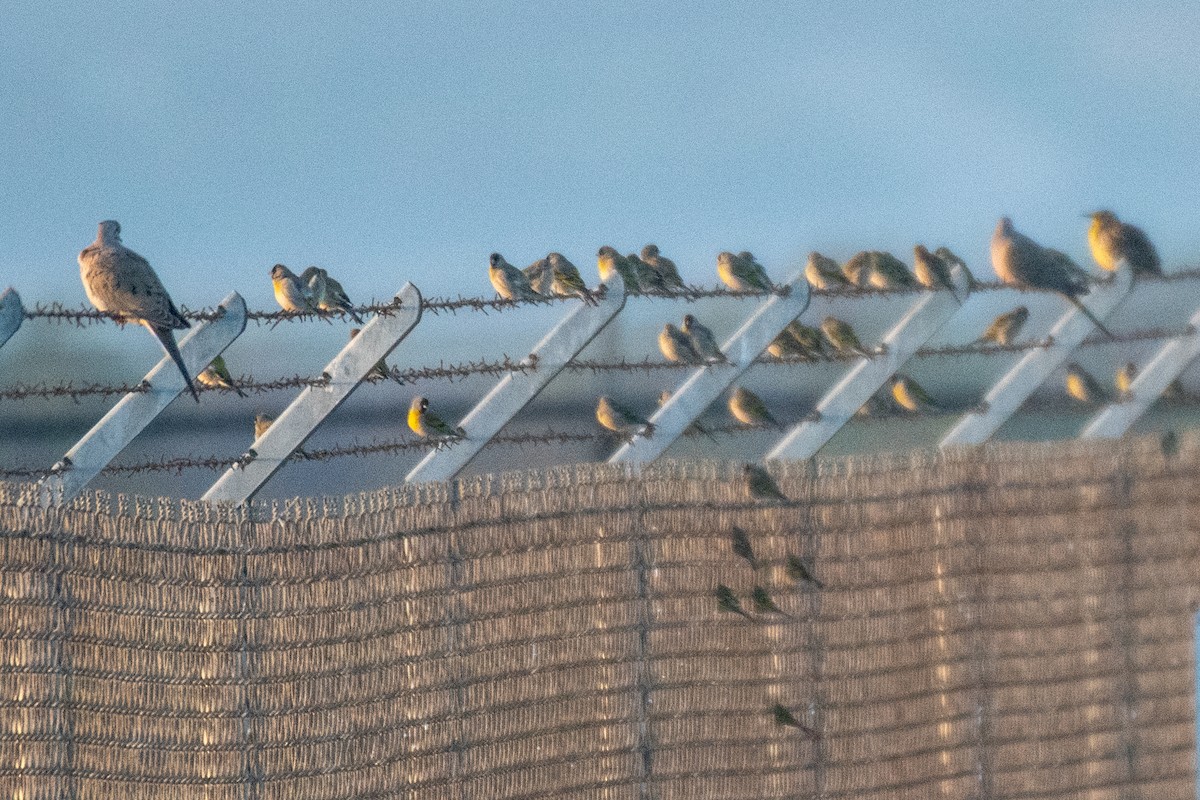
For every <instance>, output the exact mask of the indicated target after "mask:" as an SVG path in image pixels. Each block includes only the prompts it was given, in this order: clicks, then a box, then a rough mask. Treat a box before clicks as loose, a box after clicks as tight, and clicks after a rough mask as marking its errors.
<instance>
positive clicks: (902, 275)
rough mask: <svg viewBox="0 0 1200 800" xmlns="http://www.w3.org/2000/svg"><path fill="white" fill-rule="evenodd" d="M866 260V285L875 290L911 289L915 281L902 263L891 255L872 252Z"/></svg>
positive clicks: (876, 251) (878, 251)
mask: <svg viewBox="0 0 1200 800" xmlns="http://www.w3.org/2000/svg"><path fill="white" fill-rule="evenodd" d="M869 256H870V257H869V258H868V259H867V283H868V284H870V285H871V286H874V287H875V288H876V289H911V288H914V287H916V286H917V279H916V278H914V277H913V276H912V273H910V272H909V271H908V267H906V266H905V265H904V262H903V261H901V260H900V259H898V258H896V257H895V256H894V255H892V254H891V253H885V252H883V251H880V250H872V251H870V253H869Z"/></svg>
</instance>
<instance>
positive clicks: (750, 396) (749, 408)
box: [729, 386, 780, 428]
mask: <svg viewBox="0 0 1200 800" xmlns="http://www.w3.org/2000/svg"><path fill="white" fill-rule="evenodd" d="M729 413H730V414H733V416H734V418H735V419H736V420H737V421H738V422H740V423H742V424H743V425H752V426H754V427H756V428H760V427H765V426H770V427H773V428H778V427H780V426H779V423H778V422H777V421H776V419H775V418H774V417H772V416H771V412H770V411H768V410H767V405H766V403H764V402H763V401H762V398H761V397H759V396H758V395H756V394H755V393H754V392H752V391H750V390H749V389H744V388H742V387H741V386H738V387H737V388H735V389H734V390H733V392H732V393H731V394H730V395H729Z"/></svg>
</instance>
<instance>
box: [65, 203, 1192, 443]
mask: <svg viewBox="0 0 1200 800" xmlns="http://www.w3.org/2000/svg"><path fill="white" fill-rule="evenodd" d="M1088 243H1089V246H1090V248H1091V252H1092V256H1093V257H1094V258H1095V260H1096V263H1097V264H1098V265H1099V266H1100V267H1101V269H1103V270H1107V271H1113V270H1115V269H1117V267H1118V266H1119V265H1120V264H1122V263H1128V264H1129V266H1130V268H1131V269H1132V271H1133V273H1134V275H1135V276H1136V275H1143V274H1161V273H1162V268H1161V262H1160V260H1159V257H1158V253H1157V252H1156V251H1155V249H1154V245H1153V244H1151V242H1150V240H1149V238H1148V237H1147V236H1146V234H1145V233H1144V232H1143V231H1142V230H1141V229H1140V228H1137V227H1135V226H1133V225H1130V224H1128V223H1126V222H1122V221H1121V220H1120V219H1118V218H1117V216H1116V215H1115V214H1113V213H1112V212H1111V211H1097V212H1095V213H1093V214H1092V215H1091V226H1090V227H1089V229H1088ZM991 256H992V267H993V268H994V269H995V272H996V275H997V276H998V277H999V278H1000V280H1001V281H1002V282H1003V283H1006V284H1009V285H1012V286H1016V287H1021V288H1028V289H1041V290H1047V291H1052V292H1056V293H1058V294H1060V295H1062V296H1063V297H1064V298H1066V299H1067V300H1068V301H1069V302H1071V303H1072V304H1074V305H1075V306H1076V307H1078V308H1079V309H1081V310H1082V311H1083V312H1084V313H1085V314H1087V315H1088V316H1089V317H1090V318H1091V319H1092V321H1093V322H1094V323H1095V325H1096V327H1097V328H1098V329H1100V330H1101V331H1102V332H1104V333H1105V334H1106V335H1108V336H1110V337H1111V336H1112V334H1111V332H1109V331H1108V329H1107V328H1106V327H1105V326H1104V325H1103V323H1102V322H1101V321H1100V320H1099V319H1096V318H1095V317H1094V316H1092V314H1091V312H1090V311H1089V310H1088V309H1087V307H1086V306H1084V305H1083V303H1082V301H1081V300H1080V299H1079V298H1080V296H1082V295H1085V294H1086V293H1087V292H1088V289H1089V286H1090V282H1091V281H1090V276H1089V274H1088V273H1087V271H1085V270H1084V269H1083V268H1081V267H1080V266H1078V265H1077V264H1075V263H1074V262H1073V261H1072V260H1071V259H1070V257H1068V256H1067V255H1066V254H1064V253H1062V252H1061V251H1059V250H1054V249H1052V248H1048V247H1043V246H1042V245H1040V244H1038V243H1037V242H1035V241H1033V240H1032V239H1030V238H1029V237H1028V236H1025V235H1024V234H1022V233H1020V232H1019V231H1017V230H1016V229H1015V228H1014V227H1013V224H1012V221H1011V220H1010V219H1009V218H1007V217H1004V218H1002V219H1001V220H1000V221H999V222H998V223H997V225H996V229H995V232H994V233H993V234H992V241H991ZM596 265H597V270H598V272H599V276H600V278H601V280H603V281H608V280H609V279H610V278H612V277H613V276H614V275H620V276H621V279H622V280H623V281H624V283H625V285H626V287H628V289H629V291H631V292H642V293H654V292H668V293H669V292H671V291H674V290H681V289H685V288H686V286H685V284H684V282H683V280H682V278H681V277H680V275H679V270H678V268H677V267H676V266H675V263H674V262H673V261H671V259H669V258H667V257H665V256H663V255H662V254H661V253H660V252H659V249H658V247H657V246H656V245H653V244H648V245H646V246H645V247H643V248H642V250H641V253H640V254H638V253H629V254H628V255H624V256H623V255H621V254H620V253H619V252H618V251H617V250H616V249H615V248H613V247H609V246H604V247H601V248H600V250H599V252H598V253H597V256H596ZM79 266H80V274H81V277H82V280H83V286H84V289H85V291H86V292H87V296H88V299H89V300H90V301H91V302H92V304H93V305H94V306H95V307H96V308H97V309H99V310H100V311H103V312H107V313H110V314H113V315H114V316H115V317H116V318H117V320H118V321H119V322H120V323H121V324H124V323H125V322H137V323H140V324H142V325H145V326H146V328H148V329H149V330H150V331H151V332H152V333H153V334H154V335H155V337H156V338H157V339H158V340H159V342H161V344H162V346H163V348H164V349H165V350H166V352H167V354H168V355H169V356H170V357H171V358H172V360H174V362H175V364H176V365H177V366H178V367H179V370H180V372H182V373H183V377H184V380H185V381H186V383H187V387H188V389H189V391H190V392H191V394H192V396H193V397H194V398H195V399H196V401H197V402H199V399H200V397H199V394H198V392H197V390H196V388H195V385H194V384H193V382H192V378H191V376H189V375H188V373H187V369H186V368H185V366H184V364H183V360H182V358H181V357H180V354H179V348H178V346H177V345H176V343H175V338H174V334H173V332H174V331H175V330H179V329H183V328H187V327H190V326H189V324H188V322H187V320H185V319H184V318H183V316H182V315H181V314H180V313H179V311H178V309H177V308H176V307H175V304H174V303H173V302H172V301H171V298H170V296H169V295H168V294H167V292H166V290H165V289H164V287H163V285H162V282H161V281H160V280H159V278H158V276H157V274H155V272H154V270H153V268H151V266H150V264H149V263H148V262H147V261H146V259H144V258H142V257H141V256H140V255H138V254H137V253H135V252H133V251H132V250H130V249H128V248H127V247H125V246H124V245H123V244H122V243H121V226H120V224H119V223H117V222H115V221H112V220H106V221H104V222H101V223H100V225H99V233H98V235H97V237H96V241H95V242H93V243H92V244H91V245H89V246H88V247H87V248H85V249H84V250H83V251H82V252H81V253H80V254H79ZM954 267H958V268H959V269H961V270H962V271H963V272H964V273H965V277H966V279H967V280H968V282H970V283H974V277H973V276H972V275H971V273H970V271H969V269H968V268H967V265H966V264H965V263H964V262H963V260H962V259H960V258H958V256H956V255H955V254H954V253H953V252H951V251H950V250H949V249H947V248H945V247H939V248H937V249H936V250H934V251H930V250H929V249H927V248H926V247H925V246H924V245H920V244H918V245H916V246H915V247H914V248H913V266H912V269H911V271H910V269H909V267H908V266H907V265H906V264H905V263H904V262H903V261H901V260H900V259H898V258H896V257H895V256H893V255H892V254H890V253H886V252H881V251H863V252H860V253H858V254H856V255H855V256H853V257H852V258H850V259H849V260H848V261H846V262H845V263H844V264H838V263H837V262H836V261H835V260H833V259H831V258H828V257H826V256H823V255H821V254H820V253H811V254H810V255H809V258H808V262H807V264H806V266H805V277H806V278H807V279H808V281H809V283H810V284H811V285H812V286H813V287H815V288H817V289H831V290H838V289H844V290H852V289H861V288H875V289H882V290H889V289H914V288H921V287H924V288H927V289H946V290H949V291H951V292H954V291H955V286H954V283H953V281H952V280H951V271H952V269H953V268H954ZM716 272H717V276H718V277H719V278H720V280H721V282H722V283H723V284H724V285H725V286H727V287H728V288H729V289H731V290H734V291H737V292H757V293H767V292H772V291H775V288H776V287H775V285H774V284H773V283H772V282H771V280H770V278H769V277H768V275H767V272H766V270H765V269H764V268H763V266H762V264H760V263H759V262H758V261H757V260H756V259H755V258H754V256H753V254H751V253H749V252H746V251H743V252H740V253H731V252H722V253H719V254H718V255H717V269H716ZM270 275H271V282H272V285H273V288H274V294H275V299H276V301H277V302H278V303H279V306H280V308H282V309H283V310H284V311H288V312H294V313H317V314H346V315H348V316H349V317H350V318H351V319H353V320H354V321H355V322H357V323H359V324H361V323H362V319H361V318H360V317H359V315H358V313H357V311H356V310H355V308H354V305H353V304H352V303H351V302H350V298H349V297H348V296H347V294H346V291H345V289H344V288H343V287H342V285H341V284H340V283H339V282H338V281H337V280H336V279H335V278H334V277H333V276H331V275H330V274H329V272H328V271H326V270H324V269H322V268H320V267H315V266H311V267H308V268H307V269H305V270H303V271H302V272H301V273H300V274H299V275H297V274H296V273H294V272H292V271H291V270H290V269H288V267H286V266H285V265H283V264H276V265H275V266H274V267H272V268H271V271H270ZM488 278H489V279H490V281H491V284H492V287H493V288H494V289H495V290H496V292H497V294H498V295H499V296H500V297H502V298H504V299H507V300H514V301H533V300H539V299H545V298H547V297H553V296H568V297H578V298H579V299H581V300H582V301H583V302H585V303H589V304H596V303H598V302H599V299H598V298H599V297H600V296H601V295H600V293H599V292H598V291H597V290H593V289H589V288H588V286H587V283H586V281H585V280H584V278H583V276H582V275H581V274H580V272H579V269H578V268H577V267H576V266H575V265H574V264H572V263H571V262H570V261H569V260H568V259H567V258H566V257H565V256H563V255H562V254H561V253H549V254H547V255H546V256H545V257H544V258H541V259H538V260H537V261H535V262H533V263H532V264H530V265H529V266H527V267H525V268H524V269H519V268H517V267H514V266H513V265H512V264H510V263H508V261H506V260H505V259H504V257H503V256H502V255H500V254H499V253H492V255H491V257H490V258H489V259H488ZM601 291H602V290H601ZM1028 318H1029V309H1027V308H1026V307H1025V306H1018V307H1016V308H1014V309H1012V310H1011V311H1008V312H1005V313H1003V314H1000V315H999V316H997V317H996V318H995V319H994V320H992V322H991V323H990V324H989V325H988V326H987V328H986V329H985V330H984V332H983V334H982V335H981V336H980V337H979V340H978V341H979V342H981V343H988V342H991V343H995V344H998V345H1004V346H1007V345H1010V344H1012V343H1013V342H1014V341H1015V340H1016V338H1017V336H1018V334H1019V333H1020V331H1021V328H1022V326H1023V325H1024V324H1025V322H1026V320H1027V319H1028ZM276 324H278V321H277V322H276ZM358 332H359V329H358V328H354V329H351V331H350V335H351V338H353V337H354V336H355V335H356V334H357V333H358ZM658 346H659V350H660V351H661V352H662V354H663V357H664V358H666V359H667V360H668V361H670V362H674V363H682V364H693V365H696V366H698V367H720V366H721V365H723V364H727V363H728V358H727V357H726V355H725V354H724V353H722V352H721V349H720V347H719V345H718V344H717V340H716V337H715V336H714V335H713V332H712V331H711V330H710V329H709V328H708V327H707V326H705V325H704V324H703V323H702V322H700V321H699V320H698V319H697V318H696V316H695V315H693V314H686V315H684V317H683V318H682V320H681V321H680V324H679V325H676V324H674V323H673V322H667V323H666V324H665V325H664V326H663V329H662V331H661V333H659V336H658ZM767 352H768V353H769V354H770V355H772V356H773V357H776V358H781V359H787V358H800V359H806V360H820V359H826V358H831V357H847V356H859V357H863V358H872V357H874V356H875V355H877V354H878V351H877V350H873V349H872V348H870V347H868V346H866V345H864V344H863V342H862V341H861V340H860V338H859V336H858V335H857V333H856V332H855V331H854V328H853V327H852V326H851V325H850V324H849V323H848V322H846V321H845V320H842V319H838V318H836V317H832V316H829V317H826V318H825V319H824V320H822V321H821V323H820V324H819V325H818V326H816V327H812V326H809V325H806V324H804V323H802V322H800V320H799V319H797V320H794V321H793V322H791V323H790V324H789V325H788V326H787V328H785V329H784V330H783V331H782V332H781V333H780V334H779V336H777V337H776V338H775V340H774V341H772V342H771V343H770V345H769V346H768V347H767ZM1136 373H1137V367H1136V365H1134V364H1132V363H1129V364H1126V365H1124V366H1123V367H1122V368H1121V369H1120V370H1119V371H1118V372H1117V375H1116V377H1115V392H1109V391H1107V390H1106V389H1105V388H1104V386H1103V385H1102V383H1101V382H1100V381H1098V380H1096V379H1095V378H1094V377H1093V376H1091V375H1089V374H1088V373H1086V372H1085V371H1084V370H1083V369H1082V368H1081V367H1079V365H1077V364H1071V365H1070V366H1069V367H1068V369H1067V377H1066V390H1067V393H1068V395H1069V396H1070V397H1072V398H1074V399H1076V400H1078V401H1080V402H1082V403H1098V402H1107V401H1108V400H1111V399H1112V398H1114V397H1116V398H1120V397H1121V396H1123V395H1124V394H1126V393H1127V392H1128V389H1129V385H1130V383H1131V382H1132V381H1133V379H1134V377H1135V376H1136ZM368 377H370V378H373V379H394V376H393V374H392V372H391V370H390V369H389V368H388V366H387V364H386V363H385V362H384V361H383V360H381V361H380V362H379V363H378V364H376V365H375V366H374V367H373V368H372V370H371V373H370V375H369V376H368ZM196 380H197V381H199V382H200V383H201V384H202V385H204V386H207V387H212V388H219V389H225V390H228V391H234V392H237V393H238V394H239V395H241V396H243V397H244V396H245V393H244V392H243V391H242V390H241V389H240V388H239V387H238V386H237V385H236V383H235V382H234V380H233V378H232V376H231V375H230V372H229V369H228V367H227V366H226V364H225V361H224V359H222V358H221V357H220V356H218V357H216V358H214V359H213V361H212V363H210V364H209V365H208V366H207V367H206V368H205V369H204V370H203V371H201V372H200V373H199V374H198V375H197V376H196ZM887 391H888V398H887V399H886V400H884V402H890V403H891V404H894V406H895V407H897V408H898V409H900V410H903V411H907V412H911V413H929V412H936V411H939V410H941V408H940V406H939V405H938V403H937V402H936V401H934V399H933V398H931V397H930V395H929V394H928V393H927V392H926V391H925V390H924V389H923V388H922V387H921V386H920V385H918V384H917V382H916V381H914V380H913V379H912V378H911V377H908V376H905V375H901V374H897V375H896V376H894V377H893V378H891V379H890V380H889V382H888V385H887ZM1181 392H1182V389H1181V388H1180V387H1179V386H1178V384H1175V385H1173V386H1172V387H1171V389H1170V390H1169V391H1168V394H1171V393H1181ZM664 394H665V393H664ZM668 396H669V395H668ZM663 402H665V400H664V398H663V397H660V399H659V405H662V403H663ZM879 403H880V399H879V398H873V400H872V402H871V403H868V404H867V405H865V406H864V407H863V409H862V410H861V411H860V413H862V414H869V413H871V412H872V410H873V409H872V406H875V407H876V408H878V406H879ZM728 409H729V413H730V414H731V415H732V417H733V418H734V419H736V420H737V421H738V422H739V423H741V424H743V425H746V426H753V427H779V422H778V421H777V420H776V419H775V417H773V416H772V415H771V413H770V411H769V410H768V409H767V407H766V404H765V403H764V402H763V400H762V398H760V397H758V396H757V395H756V394H754V393H753V392H751V391H750V390H748V389H746V388H744V387H734V389H733V390H732V391H731V393H730V394H729V398H728ZM596 419H597V421H598V422H599V423H600V425H602V426H603V427H604V428H606V429H608V430H610V431H612V432H613V433H616V434H618V435H620V436H622V437H626V438H632V437H634V436H652V435H653V433H654V425H652V424H651V423H650V422H649V420H648V419H646V418H645V417H644V416H643V415H641V414H639V413H638V412H636V411H634V410H633V409H630V408H628V407H626V406H624V405H622V404H620V403H618V402H616V401H614V400H613V399H612V398H610V397H607V396H602V397H600V398H599V399H598V401H597V404H596ZM270 421H271V420H270V418H269V417H267V416H266V415H261V414H260V415H258V416H257V417H256V419H255V435H256V438H257V437H258V436H261V435H262V433H263V432H264V431H265V430H266V429H267V427H268V426H269V425H270ZM407 422H408V426H409V428H410V429H411V430H412V431H413V432H414V433H416V434H417V435H418V436H420V437H423V438H436V439H439V440H454V439H460V438H463V437H465V436H466V433H465V432H464V431H463V429H462V428H460V427H455V426H452V425H450V424H448V423H447V422H446V421H445V420H443V419H442V418H441V417H439V416H438V415H437V414H436V413H435V412H434V411H431V410H430V404H429V400H428V399H427V398H425V397H421V396H417V397H414V398H413V399H412V402H411V404H410V406H409V410H408V419H407ZM692 430H694V431H696V432H699V433H708V432H707V431H706V429H704V428H703V427H702V426H700V425H699V424H698V423H697V424H694V425H693V426H692ZM709 435H711V434H709Z"/></svg>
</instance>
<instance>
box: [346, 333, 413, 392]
mask: <svg viewBox="0 0 1200 800" xmlns="http://www.w3.org/2000/svg"><path fill="white" fill-rule="evenodd" d="M360 333H362V329H361V328H351V329H350V338H351V339H354V338H355V337H356V336H358V334H360ZM366 378H367V380H383V381H395V382H396V383H404V381H402V380H400V379H399V378H397V377H396V376H395V375H393V374H392V370H391V368H390V367H388V365H387V360H386V359H382V358H381V359H379V360H378V361H376V362H375V366H373V367H371V370H370V372H368V373H367V375H366Z"/></svg>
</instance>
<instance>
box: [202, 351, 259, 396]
mask: <svg viewBox="0 0 1200 800" xmlns="http://www.w3.org/2000/svg"><path fill="white" fill-rule="evenodd" d="M196 380H198V381H200V383H201V384H203V385H204V386H207V387H208V388H210V389H232V390H233V391H235V392H237V393H238V397H246V396H247V395H246V393H245V392H243V391H242V390H241V389H239V388H238V387H237V386H236V385H235V384H234V382H233V376H232V375H230V374H229V368H228V367H226V366H225V359H223V358H221V357H220V356H214V357H213V360H212V361H210V362H208V366H207V367H205V368H204V369H202V370H200V374H199V375H197V376H196Z"/></svg>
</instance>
